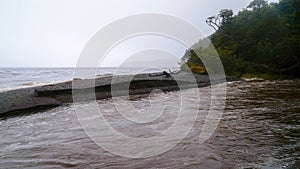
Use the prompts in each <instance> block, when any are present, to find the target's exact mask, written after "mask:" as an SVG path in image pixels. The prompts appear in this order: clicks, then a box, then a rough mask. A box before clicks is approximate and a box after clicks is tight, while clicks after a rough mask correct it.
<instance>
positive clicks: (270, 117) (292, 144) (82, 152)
mask: <svg viewBox="0 0 300 169" xmlns="http://www.w3.org/2000/svg"><path fill="white" fill-rule="evenodd" d="M193 90H194V89H187V90H183V91H181V92H184V93H185V94H190V95H191V96H192V95H193ZM198 90H200V92H201V93H202V101H201V104H200V109H199V115H198V118H197V120H196V123H195V125H194V127H193V129H192V130H191V132H190V133H189V134H188V135H187V137H186V138H185V139H184V140H183V141H182V142H180V143H179V144H178V145H177V146H176V147H175V148H173V149H171V150H170V151H168V152H166V153H164V154H161V155H159V156H155V157H150V158H145V159H129V158H124V157H119V156H116V155H113V154H111V153H109V152H107V151H104V150H103V149H101V148H100V147H98V146H97V145H96V144H95V143H94V142H93V141H91V140H90V139H89V137H88V136H87V135H86V134H85V133H84V131H83V129H82V128H81V126H80V124H79V122H78V119H77V116H76V113H75V111H74V109H73V106H72V104H68V105H64V106H61V107H57V108H55V109H51V110H48V111H44V112H40V113H37V114H32V115H28V116H19V117H14V118H9V119H5V120H1V121H0V130H1V133H0V137H1V139H0V147H1V149H0V157H1V158H0V168H18V167H22V168H26V167H28V168H35V167H36V168H53V167H73V168H298V167H299V165H300V164H299V161H300V158H299V157H300V153H299V148H300V132H299V131H300V106H299V105H300V80H288V81H264V82H233V83H229V84H228V86H227V92H228V93H227V101H226V108H225V111H224V114H223V118H222V120H221V122H220V124H219V126H218V128H217V130H216V131H215V133H214V134H213V136H212V137H211V138H210V139H209V140H207V141H206V142H205V143H203V144H199V143H198V139H199V138H198V137H199V134H200V131H201V127H202V125H203V122H204V120H205V118H206V115H207V109H208V107H209V104H210V100H209V99H208V98H209V96H210V87H205V88H200V89H198ZM176 94H177V92H168V93H158V94H154V95H151V96H150V97H146V96H144V97H143V96H141V97H137V98H135V99H134V105H135V106H136V107H138V108H140V109H141V110H143V109H147V105H148V103H149V100H151V101H153V102H160V101H161V102H164V101H165V100H168V103H169V104H171V105H172V103H173V104H177V97H176V96H177V95H176ZM191 98H192V97H191ZM97 103H98V105H99V108H100V109H101V110H103V111H104V112H105V115H106V118H107V119H108V120H109V121H111V122H116V123H115V126H114V127H116V129H118V130H120V131H122V132H124V133H126V134H127V135H130V136H132V137H151V134H156V130H154V129H164V128H167V127H168V126H169V125H170V124H171V123H172V122H173V120H174V118H173V117H174V114H172V113H167V114H165V115H164V116H162V117H161V118H160V120H161V122H159V123H152V124H151V125H152V127H151V128H147V126H143V127H132V125H128V124H127V123H118V120H119V119H120V117H119V116H118V115H116V109H115V107H114V106H113V103H112V100H111V99H107V100H100V101H97ZM84 106H87V107H88V106H89V103H84ZM167 109H169V110H170V111H169V112H172V111H173V110H172V109H174V107H172V106H169V107H167ZM191 109H195V107H191ZM95 118H96V117H95ZM99 132H106V131H99ZM111 144H114V142H113V140H112V141H111ZM124 146H126V145H124ZM149 146H152V145H149ZM151 148H153V149H159V148H160V147H155V146H152V147H151Z"/></svg>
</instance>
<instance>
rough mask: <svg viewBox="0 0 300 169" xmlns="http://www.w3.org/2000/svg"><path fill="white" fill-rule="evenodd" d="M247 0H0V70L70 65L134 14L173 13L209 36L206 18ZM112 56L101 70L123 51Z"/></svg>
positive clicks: (178, 51)
mask: <svg viewBox="0 0 300 169" xmlns="http://www.w3.org/2000/svg"><path fill="white" fill-rule="evenodd" d="M250 1H251V0H0V24H1V25H0V59H1V60H0V67H74V66H75V65H76V61H77V58H78V57H79V55H80V52H81V51H82V49H83V47H84V45H85V44H86V42H87V41H88V40H89V39H90V38H91V37H92V36H93V35H94V34H95V33H96V32H97V31H98V30H100V29H101V28H102V27H104V26H105V25H107V24H109V23H111V22H113V21H116V20H118V19H121V18H123V17H126V16H130V15H134V14H141V13H163V14H169V15H173V16H176V17H179V18H182V19H184V20H186V21H188V22H190V23H192V24H193V25H195V26H196V27H197V28H198V29H200V30H201V31H202V32H203V34H204V35H209V34H211V33H212V29H211V28H210V27H208V26H207V25H206V23H205V18H206V17H208V16H212V15H214V14H216V13H218V11H220V10H221V9H233V10H234V12H235V13H236V12H237V11H239V10H241V9H242V8H244V7H246V6H247V5H248V4H249V2H250ZM269 2H277V0H272V1H270V0H269ZM138 41H139V40H136V41H134V40H133V41H132V42H131V43H134V42H135V43H137V42H138ZM131 45H132V44H131ZM132 46H134V45H132ZM175 46H176V45H175ZM125 47H126V45H125ZM120 49H122V48H120ZM123 49H124V48H123ZM170 50H173V52H172V51H171V52H170V53H174V54H175V55H181V54H182V53H183V52H184V48H180V47H178V48H176V47H174V48H173V49H170ZM112 53H114V54H111V56H110V59H109V61H106V62H105V63H104V65H102V66H117V65H118V64H120V62H121V60H122V59H121V58H122V56H120V55H121V53H123V52H122V51H121V50H120V51H118V52H112Z"/></svg>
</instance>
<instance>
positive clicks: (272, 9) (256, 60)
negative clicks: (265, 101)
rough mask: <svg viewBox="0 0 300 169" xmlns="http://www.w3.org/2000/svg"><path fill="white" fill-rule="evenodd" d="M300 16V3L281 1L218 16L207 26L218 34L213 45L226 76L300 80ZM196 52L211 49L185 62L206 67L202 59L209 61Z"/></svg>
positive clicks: (257, 0) (189, 54) (258, 0)
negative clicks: (280, 76)
mask: <svg viewBox="0 0 300 169" xmlns="http://www.w3.org/2000/svg"><path fill="white" fill-rule="evenodd" d="M299 14H300V0H281V1H279V3H270V4H268V3H267V2H266V1H264V0H253V1H252V2H251V3H250V4H249V5H248V6H247V8H245V9H244V10H242V11H240V12H239V13H238V14H236V15H234V14H233V11H232V10H230V9H222V10H221V11H220V12H219V14H217V15H216V16H211V17H208V18H207V19H206V23H207V24H208V26H210V27H212V28H213V29H214V30H215V32H214V33H213V34H212V35H211V36H209V37H208V38H209V39H210V40H211V43H212V44H213V46H211V47H214V48H215V49H216V51H217V52H218V54H219V56H220V58H221V60H222V63H223V65H224V68H225V72H226V74H228V75H236V76H240V75H242V74H244V73H268V74H283V75H293V76H300V68H299V67H300V66H299V62H300V58H299V52H300V15H299ZM201 41H203V40H200V41H199V42H198V43H201ZM195 46H197V45H195ZM195 50H200V51H201V50H207V49H196V48H193V47H192V48H191V49H189V50H187V51H186V54H185V55H184V56H183V58H182V62H183V63H186V64H185V65H186V66H188V67H190V68H193V69H195V67H201V66H202V67H203V64H202V62H201V59H204V57H209V56H208V55H202V56H196V54H195V52H194V51H195ZM199 53H201V52H199ZM202 53H205V52H202ZM199 58H200V59H199ZM196 73H199V72H196Z"/></svg>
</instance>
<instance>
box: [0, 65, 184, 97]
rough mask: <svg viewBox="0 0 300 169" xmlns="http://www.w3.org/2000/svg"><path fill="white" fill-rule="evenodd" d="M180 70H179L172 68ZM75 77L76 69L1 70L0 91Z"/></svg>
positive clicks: (124, 70)
mask: <svg viewBox="0 0 300 169" xmlns="http://www.w3.org/2000/svg"><path fill="white" fill-rule="evenodd" d="M172 69H178V68H172ZM85 70H86V71H89V70H90V71H91V72H90V73H89V74H88V75H90V76H85V77H84V78H92V77H95V76H96V75H107V74H125V75H126V74H135V73H137V72H140V73H149V72H160V71H163V70H169V68H138V67H136V68H134V67H131V68H125V67H122V68H118V70H117V69H116V68H115V67H107V68H99V69H97V72H94V69H88V68H85ZM116 70H117V72H116ZM73 77H74V68H0V91H3V90H11V89H16V88H20V87H30V86H37V85H43V84H48V83H56V82H62V81H68V80H71V79H73Z"/></svg>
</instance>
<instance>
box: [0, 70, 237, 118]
mask: <svg viewBox="0 0 300 169" xmlns="http://www.w3.org/2000/svg"><path fill="white" fill-rule="evenodd" d="M152 74H154V75H155V74H157V75H156V76H149V74H148V73H147V74H137V75H118V76H114V78H115V77H117V81H114V80H113V79H112V77H113V76H101V77H96V78H95V79H74V80H71V81H66V82H60V83H55V84H48V85H42V86H33V87H28V88H19V89H15V90H9V91H3V92H0V102H1V104H0V118H7V117H11V116H19V115H26V114H31V113H35V112H40V111H43V110H47V109H51V108H55V107H58V106H62V105H63V104H66V103H72V102H73V97H72V96H73V95H72V94H73V93H72V92H73V84H72V83H73V81H81V82H80V83H82V84H83V86H80V89H79V90H78V92H80V94H82V96H83V97H82V98H80V99H82V100H80V101H82V102H85V101H91V99H92V98H90V97H88V94H92V93H95V96H96V99H97V100H100V99H107V98H111V97H112V96H111V87H113V88H114V89H120V90H116V95H118V96H123V95H126V94H128V91H126V90H122V88H124V86H125V85H127V86H129V95H130V96H131V95H141V94H149V93H150V92H151V91H152V90H154V89H160V90H162V91H163V92H169V91H178V90H180V89H179V87H178V83H177V82H180V84H181V89H182V87H183V88H184V89H187V88H191V87H195V85H193V82H191V81H189V80H187V79H186V78H185V77H186V75H187V74H186V73H184V72H181V73H178V74H171V76H170V77H166V76H164V75H159V74H158V73H152ZM194 78H195V80H196V82H197V86H198V87H206V86H209V85H211V84H210V80H209V76H208V75H197V74H194ZM128 79H132V80H128ZM175 79H176V80H175ZM232 81H242V79H238V78H230V77H227V78H226V82H232ZM217 83H222V82H217ZM129 84H130V85H129ZM182 85H183V86H182ZM75 90H77V89H76V88H75ZM84 95H86V96H87V97H84ZM80 97H81V96H80ZM77 101H78V100H77Z"/></svg>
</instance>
